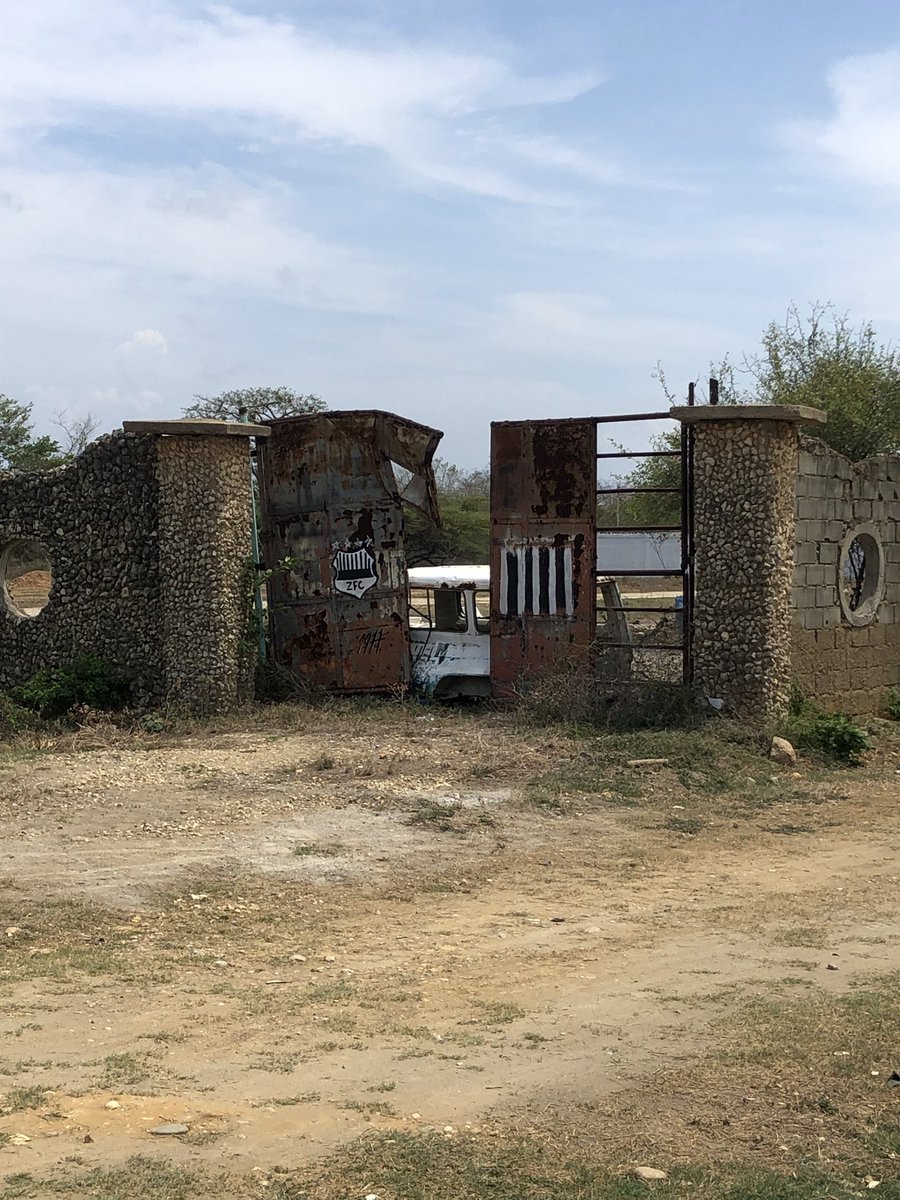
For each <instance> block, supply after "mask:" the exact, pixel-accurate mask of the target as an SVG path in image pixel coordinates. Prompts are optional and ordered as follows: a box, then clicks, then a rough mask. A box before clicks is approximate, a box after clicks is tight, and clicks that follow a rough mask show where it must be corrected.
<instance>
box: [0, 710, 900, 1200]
mask: <svg viewBox="0 0 900 1200" xmlns="http://www.w3.org/2000/svg"><path fill="white" fill-rule="evenodd" d="M765 751H766V745H765V744H764V741H763V740H762V739H755V738H754V737H752V736H751V735H746V736H744V735H738V734H737V733H735V734H728V735H727V736H723V735H722V734H721V733H719V732H716V731H711V732H708V733H706V732H699V733H698V732H696V731H688V732H685V733H668V734H645V735H630V736H621V737H615V736H612V735H609V736H606V737H602V738H598V737H581V738H573V737H569V736H567V735H565V734H564V733H561V732H555V731H552V730H551V731H548V730H540V729H533V728H531V729H529V728H526V727H524V726H521V725H520V724H518V723H516V722H515V721H514V720H513V719H512V718H511V717H510V716H508V715H504V714H502V713H496V712H491V711H483V712H482V711H478V710H443V709H437V708H432V709H420V708H416V707H415V706H411V705H400V704H391V703H387V702H385V703H384V704H381V705H369V706H359V705H350V704H348V705H346V706H341V705H332V706H329V707H327V708H324V709H315V708H309V709H305V708H295V709H292V708H289V707H284V708H281V709H276V710H273V711H270V712H269V713H268V714H265V715H259V714H256V715H248V716H247V717H246V718H235V719H233V720H231V721H228V722H219V723H218V724H216V723H213V724H211V725H210V726H208V727H206V728H200V729H197V730H195V731H193V732H190V733H180V734H172V733H169V734H167V733H163V734H159V735H152V734H142V735H126V734H124V733H117V732H116V731H114V730H106V729H103V730H99V731H92V730H86V731H82V732H79V733H78V734H77V735H73V737H72V739H71V740H70V741H69V742H68V743H65V742H62V743H60V742H57V743H54V744H53V745H52V746H49V747H47V748H46V749H43V750H41V749H36V750H33V751H29V752H24V751H22V752H14V753H10V754H9V755H8V756H7V757H6V758H2V757H0V886H2V891H0V918H2V920H0V1036H2V1042H0V1180H2V1179H3V1178H4V1177H7V1178H12V1177H15V1176H17V1175H18V1174H19V1173H23V1172H26V1173H29V1174H30V1175H32V1176H35V1177H40V1176H41V1175H43V1174H45V1173H47V1172H49V1171H52V1170H55V1169H58V1170H63V1171H65V1170H66V1169H68V1167H70V1166H71V1164H77V1165H78V1166H79V1167H83V1166H93V1165H101V1164H102V1165H104V1166H110V1165H115V1164H118V1163H123V1162H125V1161H126V1160H127V1159H129V1157H131V1156H133V1155H135V1154H141V1155H149V1156H151V1157H152V1156H159V1157H161V1158H165V1159H167V1160H171V1161H174V1162H175V1163H190V1164H192V1165H197V1164H201V1165H202V1164H204V1163H209V1164H213V1163H214V1164H216V1165H217V1166H222V1165H223V1164H224V1165H225V1166H227V1167H229V1168H233V1169H234V1170H236V1171H239V1172H242V1173H244V1175H245V1176H246V1177H249V1178H252V1177H253V1176H254V1174H255V1176H256V1177H257V1178H258V1179H259V1180H260V1181H261V1186H263V1185H264V1184H265V1183H266V1181H267V1180H268V1178H269V1173H270V1172H271V1171H273V1170H275V1169H278V1168H279V1167H291V1168H294V1167H296V1166H298V1165H299V1164H303V1163H307V1162H310V1161H312V1160H315V1159H317V1158H320V1157H322V1156H325V1155H327V1154H329V1153H330V1152H333V1151H334V1150H335V1149H336V1148H338V1147H340V1146H341V1145H343V1144H345V1143H347V1142H348V1141H349V1140H350V1139H352V1138H354V1137H356V1136H357V1135H359V1134H361V1133H364V1132H366V1131H372V1130H400V1131H410V1130H412V1131H415V1130H425V1129H430V1130H434V1131H437V1133H439V1134H441V1135H446V1136H447V1137H453V1136H456V1135H457V1134H465V1133H466V1132H472V1133H476V1134H477V1133H480V1132H484V1131H488V1132H489V1131H490V1130H492V1129H494V1128H500V1127H501V1126H505V1127H509V1126H510V1124H517V1123H518V1124H522V1123H523V1122H524V1123H539V1122H540V1121H541V1120H542V1119H543V1117H544V1116H546V1114H548V1113H551V1112H559V1111H560V1110H568V1111H569V1112H574V1111H576V1110H578V1108H579V1106H582V1105H588V1106H590V1105H596V1104H597V1102H598V1100H602V1099H603V1098H604V1097H613V1096H616V1097H622V1096H624V1097H626V1098H627V1097H629V1096H631V1097H633V1096H634V1095H636V1094H640V1091H641V1089H642V1087H644V1083H645V1081H646V1080H647V1079H649V1078H651V1077H654V1078H655V1077H658V1075H659V1073H660V1072H663V1073H665V1072H667V1071H670V1070H676V1069H678V1068H679V1067H680V1066H682V1065H684V1064H687V1063H690V1062H694V1061H696V1060H697V1058H698V1056H700V1057H702V1055H703V1054H704V1048H705V1047H706V1046H707V1044H708V1043H709V1041H710V1038H711V1036H713V1035H712V1034H711V1030H712V1029H713V1028H714V1026H715V1023H716V1022H718V1021H721V1020H722V1018H723V1015H726V1016H727V1014H728V1013H729V1011H731V1010H733V1009H734V1008H735V1007H736V1006H738V1005H740V1004H744V1003H746V1002H747V1000H748V999H749V998H753V997H760V996H770V995H773V994H777V995H779V996H788V997H790V996H793V995H797V996H803V995H806V994H808V993H809V990H810V989H816V990H817V991H818V990H819V989H822V990H824V992H825V993H827V994H840V993H846V992H847V991H848V989H851V988H852V987H854V986H855V985H856V984H857V983H858V982H859V980H860V979H862V978H864V977H866V976H868V975H870V974H872V973H885V972H896V971H900V927H898V920H897V919H898V913H900V887H898V883H900V858H898V850H897V846H898V839H897V807H898V799H900V773H898V772H900V740H898V739H896V738H893V739H892V738H891V737H888V736H885V737H884V738H882V739H879V749H878V750H877V751H876V752H875V753H874V754H872V755H871V756H870V757H869V760H868V762H867V764H866V765H865V766H864V767H862V768H858V769H856V770H849V769H843V770H836V769H833V768H827V767H824V766H822V765H821V764H811V763H808V762H801V764H800V765H799V766H797V767H782V766H775V765H774V764H773V763H771V762H770V761H768V759H767V757H766V753H765ZM645 758H652V759H658V760H661V761H656V762H651V763H649V764H643V765H633V763H634V760H635V759H645ZM832 1052H834V1053H841V1052H842V1051H840V1049H839V1048H838V1049H837V1050H833V1048H831V1047H829V1050H828V1053H829V1054H831V1053H832ZM870 1069H871V1071H872V1072H875V1073H876V1074H877V1072H879V1071H884V1072H885V1073H888V1072H889V1070H890V1065H889V1064H886V1063H885V1064H878V1065H877V1066H876V1065H872V1066H871V1068H870ZM167 1122H175V1123H180V1124H183V1125H184V1126H186V1127H187V1131H186V1132H182V1133H181V1134H180V1135H179V1134H176V1135H165V1134H153V1133H152V1132H151V1131H152V1129H153V1128H154V1127H157V1126H159V1125H160V1124H161V1123H167ZM773 1136H775V1135H773ZM777 1136H782V1137H795V1136H796V1137H798V1138H802V1137H803V1136H805V1134H803V1133H802V1131H801V1132H800V1133H796V1134H795V1133H793V1132H792V1133H790V1134H784V1133H782V1134H779V1135H777ZM783 1148H784V1149H786V1148H787V1147H786V1146H785V1147H783ZM667 1152H668V1153H669V1155H670V1157H672V1156H674V1157H676V1158H677V1157H678V1154H679V1153H681V1152H682V1151H680V1150H679V1148H678V1143H677V1139H675V1141H673V1144H672V1146H670V1147H669V1148H668V1151H667ZM684 1152H685V1153H686V1152H687V1151H686V1148H684ZM72 1169H74V1168H72ZM11 1194H12V1193H11ZM16 1194H20V1193H16ZM21 1194H25V1193H24V1192H23V1193H21ZM29 1194H31V1193H29ZM260 1194H264V1193H263V1192H261V1193H260Z"/></svg>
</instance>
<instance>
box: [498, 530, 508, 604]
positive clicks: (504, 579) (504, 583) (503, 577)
mask: <svg viewBox="0 0 900 1200" xmlns="http://www.w3.org/2000/svg"><path fill="white" fill-rule="evenodd" d="M508 586H509V571H508V569H507V566H506V547H505V546H501V548H500V614H501V616H504V617H505V616H506V589H507V587H508Z"/></svg>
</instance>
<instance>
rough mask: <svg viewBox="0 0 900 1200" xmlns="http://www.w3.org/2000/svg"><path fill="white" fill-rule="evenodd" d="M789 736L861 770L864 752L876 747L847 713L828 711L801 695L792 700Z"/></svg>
mask: <svg viewBox="0 0 900 1200" xmlns="http://www.w3.org/2000/svg"><path fill="white" fill-rule="evenodd" d="M787 733H788V736H789V737H790V739H791V741H793V742H794V743H795V744H796V745H798V746H805V747H806V748H807V749H809V750H817V751H818V752H819V753H820V754H824V755H825V757H826V758H831V759H834V760H835V761H836V762H843V763H847V765H848V766H851V767H858V766H859V765H860V756H861V755H862V753H863V751H864V750H869V749H870V748H871V746H872V740H871V738H870V737H869V735H868V734H867V733H866V731H865V730H864V729H861V728H860V727H859V726H858V725H857V724H855V722H854V721H852V720H851V719H850V717H848V716H847V715H846V714H845V713H835V712H826V711H825V710H824V709H821V708H818V707H817V706H816V705H815V704H812V703H811V702H810V701H809V700H807V699H806V698H805V697H803V696H802V695H800V694H799V693H795V694H794V696H793V697H792V700H791V712H790V717H789V719H788V727H787Z"/></svg>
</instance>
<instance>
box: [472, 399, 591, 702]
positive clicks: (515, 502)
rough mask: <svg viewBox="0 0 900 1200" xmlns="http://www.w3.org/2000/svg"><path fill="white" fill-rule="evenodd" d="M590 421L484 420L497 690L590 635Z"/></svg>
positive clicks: (575, 653) (578, 652) (586, 644)
mask: <svg viewBox="0 0 900 1200" xmlns="http://www.w3.org/2000/svg"><path fill="white" fill-rule="evenodd" d="M596 453H597V426H596V422H595V421H594V420H593V419H587V420H563V421H503V422H495V423H494V424H492V425H491V679H492V682H493V686H494V690H495V692H497V693H498V694H500V695H502V694H504V693H508V692H509V690H510V686H511V685H512V684H513V683H514V682H515V680H516V679H518V678H519V676H521V675H522V674H528V673H531V672H536V671H540V670H541V669H542V668H546V667H548V666H550V665H552V664H553V663H556V662H558V661H559V660H560V658H562V657H564V656H565V657H576V658H577V657H581V658H583V660H584V661H585V662H587V661H588V658H589V655H590V649H591V646H592V644H593V641H594V635H595V631H596V623H597V616H596V598H595V593H596V588H595V575H596V563H595V556H596V540H597V539H596V536H595V526H596V523H597V522H596V506H597V496H596V489H597V478H596Z"/></svg>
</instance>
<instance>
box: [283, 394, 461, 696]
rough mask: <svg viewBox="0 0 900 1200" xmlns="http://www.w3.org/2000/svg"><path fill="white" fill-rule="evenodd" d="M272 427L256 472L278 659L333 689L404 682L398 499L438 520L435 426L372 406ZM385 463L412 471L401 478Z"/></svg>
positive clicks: (405, 636)
mask: <svg viewBox="0 0 900 1200" xmlns="http://www.w3.org/2000/svg"><path fill="white" fill-rule="evenodd" d="M271 430H272V433H271V436H270V437H269V438H268V439H267V440H266V441H265V442H264V443H262V445H261V446H260V454H259V479H260V498H261V508H262V545H263V557H264V562H265V565H266V567H267V568H269V569H271V570H272V571H273V574H272V575H271V577H270V579H269V584H268V601H269V639H270V644H271V647H272V652H273V655H274V658H275V660H276V662H278V663H280V664H282V665H283V666H285V667H287V668H288V669H289V670H290V671H291V672H292V673H293V674H294V675H296V676H297V677H298V678H301V679H304V680H307V681H309V682H310V683H312V684H314V685H316V686H319V687H324V688H329V689H332V690H337V691H354V692H360V691H390V690H393V689H394V688H397V687H402V686H405V685H406V684H407V683H408V682H409V637H408V633H409V618H408V610H407V580H406V561H405V557H404V550H403V513H402V503H401V501H402V500H403V499H406V500H408V502H409V503H412V504H416V505H417V506H418V507H421V508H423V509H424V510H425V511H426V512H428V513H429V515H430V516H432V517H433V518H434V519H437V516H438V514H437V499H436V489H435V482H434V474H433V471H432V467H431V462H432V459H433V457H434V452H435V449H436V448H437V444H438V442H439V441H440V438H441V436H442V435H441V433H439V432H438V431H437V430H436V429H430V428H429V427H428V426H425V425H419V424H418V423H417V422H415V421H408V420H405V419H404V418H403V417H398V416H395V415H393V414H392V413H385V412H379V411H358V412H356V411H354V412H332V413H328V412H326V413H311V414H308V415H304V416H299V417H289V418H285V419H283V420H279V421H273V422H272V423H271ZM394 464H396V465H397V466H399V467H402V468H403V469H404V470H406V471H409V472H410V473H411V478H410V480H409V482H408V483H407V484H406V485H405V486H403V487H401V484H400V481H398V479H397V477H396V472H395V469H394ZM280 563H281V564H285V568H286V569H278V564H280Z"/></svg>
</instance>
